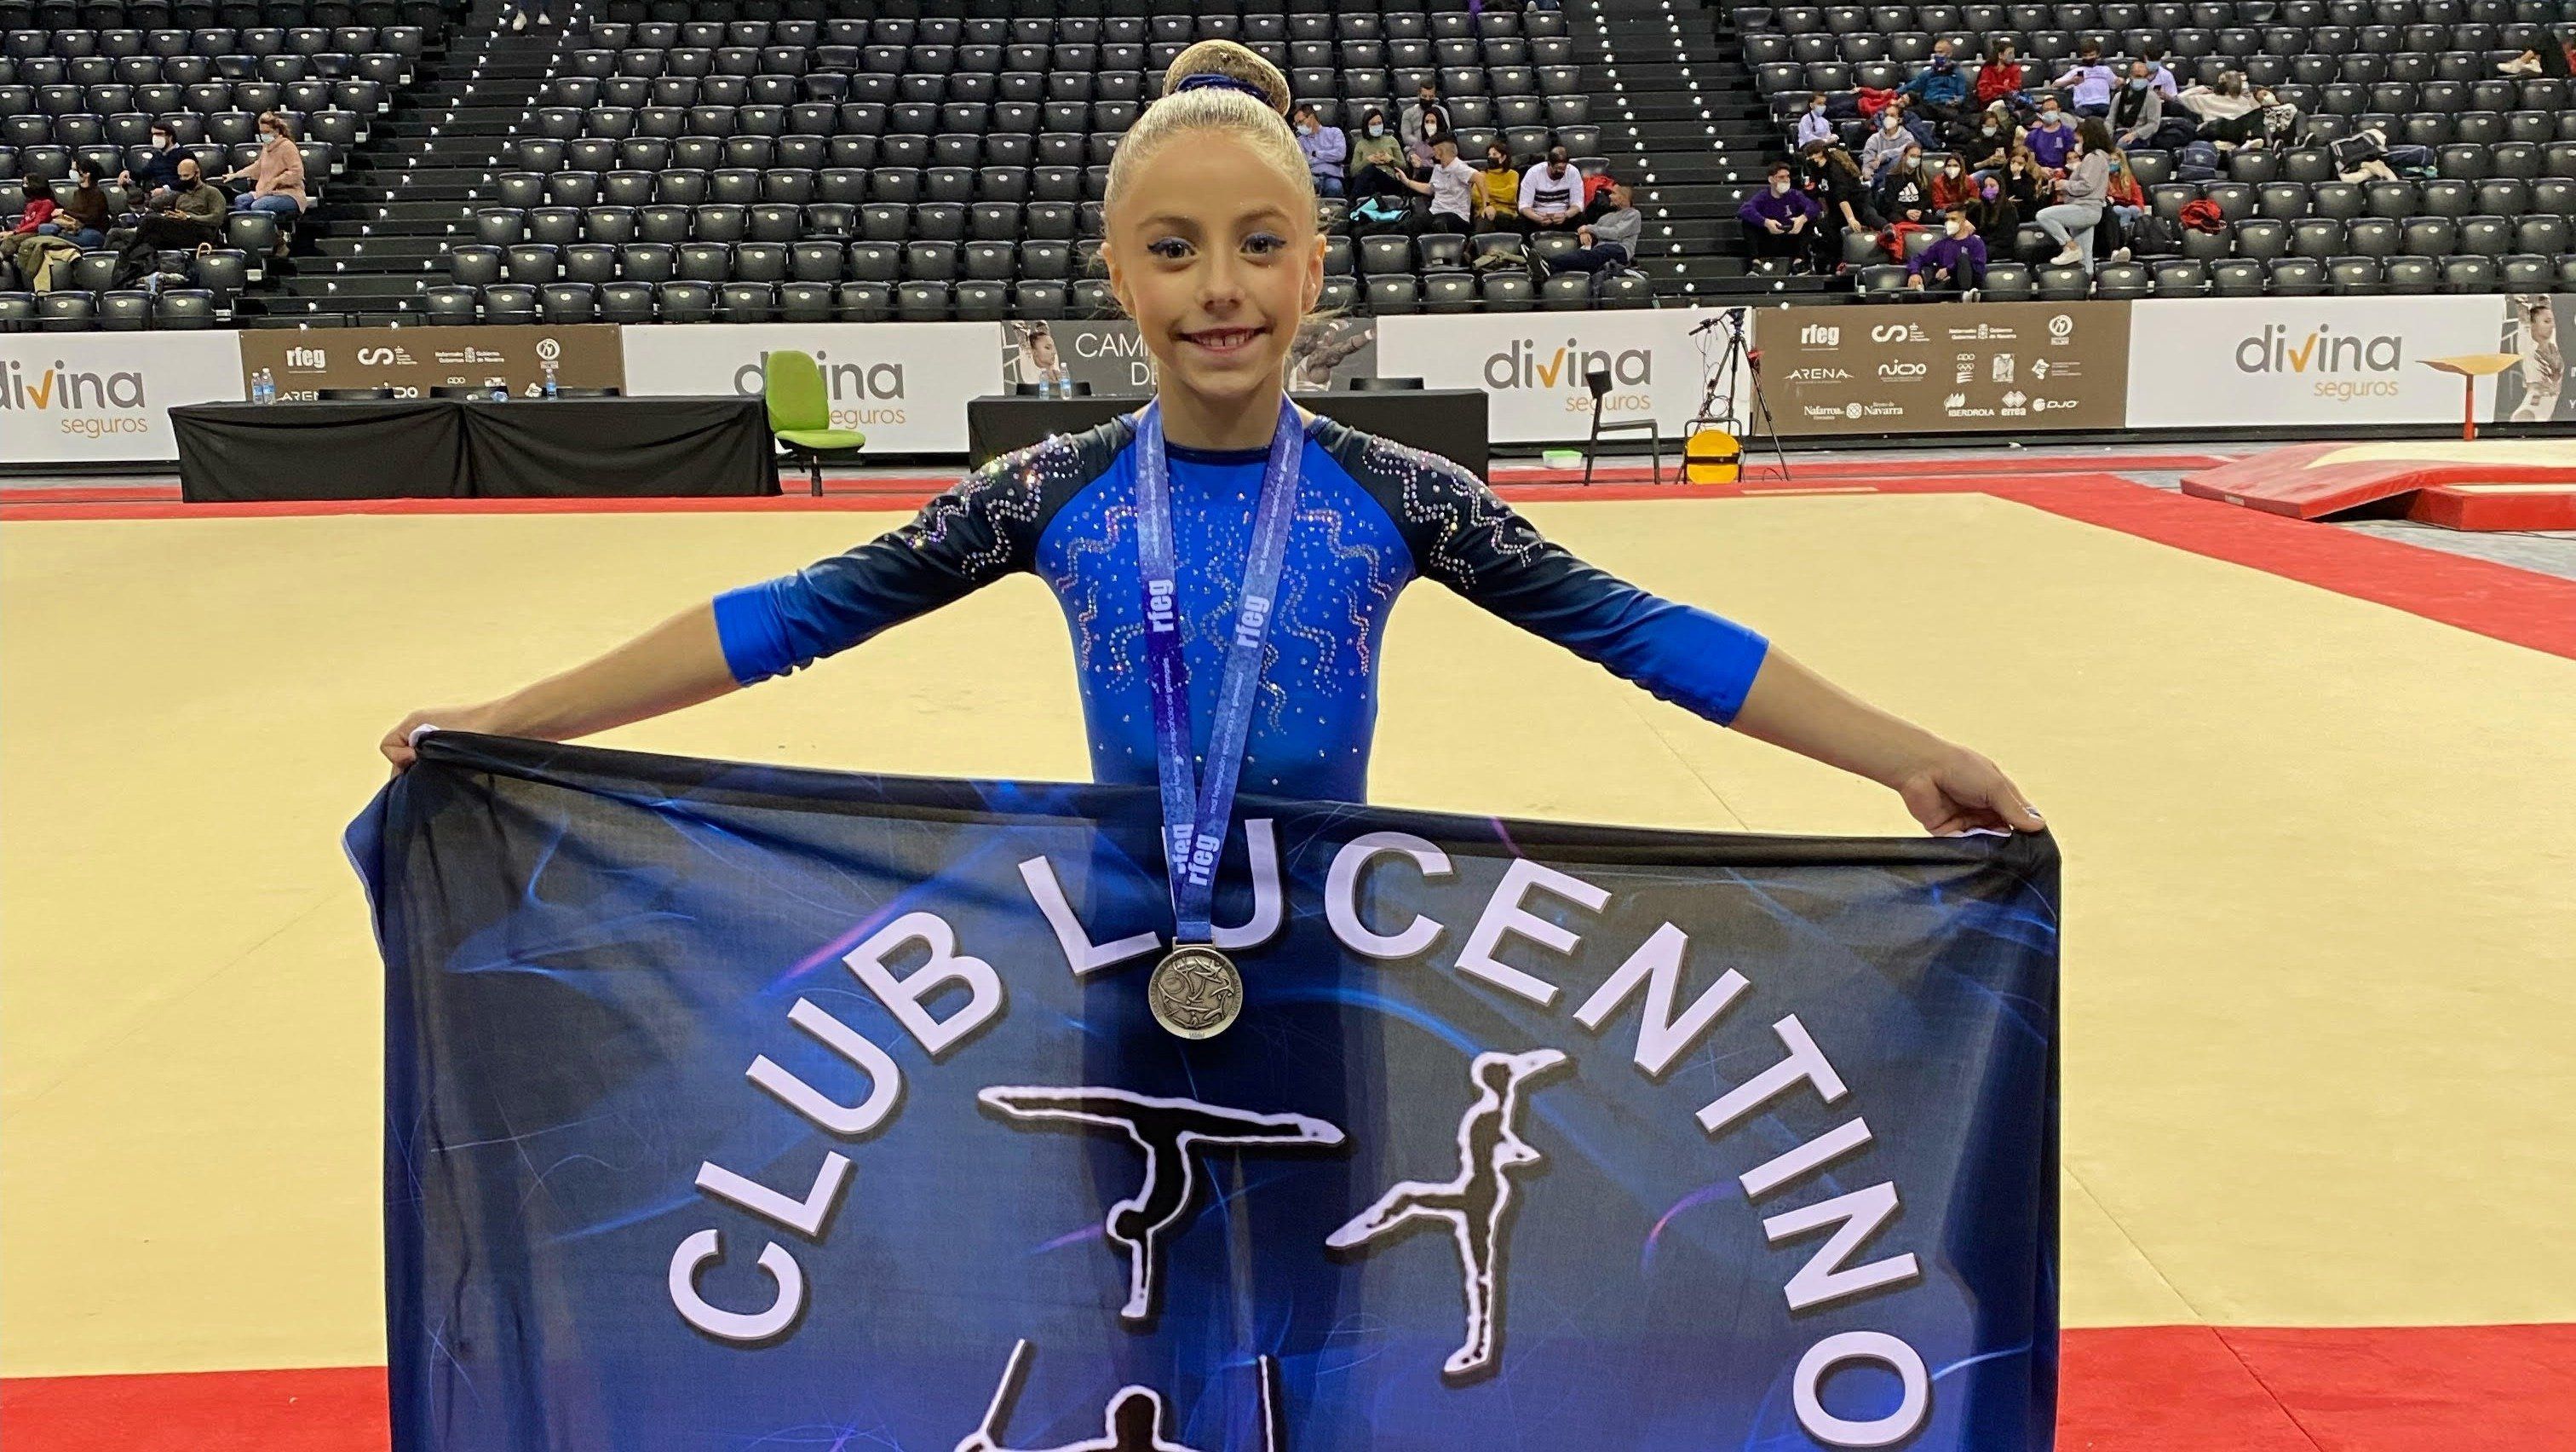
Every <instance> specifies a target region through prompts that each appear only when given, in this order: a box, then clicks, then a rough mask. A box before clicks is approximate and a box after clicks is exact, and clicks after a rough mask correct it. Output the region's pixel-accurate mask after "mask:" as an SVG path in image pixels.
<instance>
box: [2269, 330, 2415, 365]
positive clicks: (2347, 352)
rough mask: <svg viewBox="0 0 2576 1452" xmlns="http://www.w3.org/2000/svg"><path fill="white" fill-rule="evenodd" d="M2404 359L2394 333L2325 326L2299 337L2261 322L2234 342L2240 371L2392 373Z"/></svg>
mask: <svg viewBox="0 0 2576 1452" xmlns="http://www.w3.org/2000/svg"><path fill="white" fill-rule="evenodd" d="M2405 361H2406V360H2405V340H2404V339H2402V338H2400V337H2398V336H2397V335H2396V334H2394V333H2382V334H2380V335H2378V336H2376V337H2365V336H2363V335H2361V334H2359V333H2338V332H2336V331H2335V330H2334V329H2333V328H2331V327H2325V326H2319V327H2317V328H2315V329H2313V330H2311V331H2310V332H2309V333H2307V334H2306V335H2305V336H2304V337H2300V336H2296V335H2294V334H2292V333H2291V331H2290V330H2289V329H2288V328H2286V327H2284V326H2282V325H2281V324H2279V323H2265V324H2264V325H2263V330H2262V331H2261V332H2259V333H2255V334H2252V335H2250V336H2248V337H2246V338H2244V339H2243V340H2241V341H2240V342H2238V343H2237V345H2236V371H2238V372H2240V373H2255V374H2264V373H2272V374H2327V373H2396V372H2398V371H2400V370H2401V369H2402V368H2403V367H2404V366H2405Z"/></svg>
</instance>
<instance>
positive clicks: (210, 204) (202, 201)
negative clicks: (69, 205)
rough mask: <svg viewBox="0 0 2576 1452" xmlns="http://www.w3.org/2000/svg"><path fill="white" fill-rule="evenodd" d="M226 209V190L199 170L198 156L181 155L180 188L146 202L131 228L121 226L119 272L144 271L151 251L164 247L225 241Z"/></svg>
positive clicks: (188, 247)
mask: <svg viewBox="0 0 2576 1452" xmlns="http://www.w3.org/2000/svg"><path fill="white" fill-rule="evenodd" d="M224 212H225V200H224V194H223V193H222V192H220V191H218V190H216V189H215V188H214V187H213V186H212V185H211V184H209V183H208V182H207V181H206V179H205V178H204V177H203V176H202V175H200V174H199V173H198V171H197V159H196V158H195V157H193V156H183V157H181V158H179V186H178V189H177V190H175V191H173V192H171V193H170V194H169V195H168V196H165V197H162V198H160V199H159V200H158V201H155V202H151V203H147V204H146V205H145V208H144V212H143V217H142V220H140V221H138V222H136V223H135V224H134V225H133V226H132V227H131V228H123V229H120V233H119V234H120V235H121V236H122V237H123V239H124V246H123V249H122V250H123V253H124V256H123V258H122V260H121V262H120V263H119V266H118V268H117V273H118V276H120V277H123V276H126V275H129V274H140V273H142V272H144V271H145V270H147V269H148V268H149V267H150V265H151V261H152V254H153V253H155V252H158V251H160V250H162V249H163V248H171V249H175V250H177V251H182V252H193V251H195V250H196V249H198V248H200V247H212V246H215V245H216V244H218V243H220V242H222V241H223V240H224ZM109 240H110V241H115V240H117V239H116V238H114V237H111V238H110V239H109Z"/></svg>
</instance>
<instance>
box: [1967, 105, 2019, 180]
mask: <svg viewBox="0 0 2576 1452" xmlns="http://www.w3.org/2000/svg"><path fill="white" fill-rule="evenodd" d="M2019 144H2020V143H2019V142H2018V141H2017V140H2016V139H2015V138H2014V135H2013V124H2012V116H2011V114H2010V113H2008V112H2007V111H2006V110H2005V109H2004V103H2003V102H2001V101H1997V102H1995V103H1994V104H1993V105H1991V106H1988V107H1987V108H1986V109H1984V110H1983V111H1980V112H1978V113H1977V120H1976V124H1974V125H1972V126H1970V125H1963V126H1962V127H1961V128H1960V130H1959V131H1957V132H1956V133H1954V134H1953V135H1952V136H1951V137H1950V150H1951V151H1952V152H1954V153H1956V154H1957V155H1958V157H1959V159H1960V160H1961V161H1963V162H1965V163H1967V167H1968V170H1969V172H1971V173H1972V174H1974V175H1975V176H1976V177H1977V179H1978V180H1980V181H1982V180H1984V179H1985V178H1987V177H1989V176H1992V175H1993V174H1995V173H1996V172H1998V171H2001V170H2003V167H2004V163H2005V162H2008V161H2010V160H2012V153H2013V148H2014V147H2015V146H2017V145H2019Z"/></svg>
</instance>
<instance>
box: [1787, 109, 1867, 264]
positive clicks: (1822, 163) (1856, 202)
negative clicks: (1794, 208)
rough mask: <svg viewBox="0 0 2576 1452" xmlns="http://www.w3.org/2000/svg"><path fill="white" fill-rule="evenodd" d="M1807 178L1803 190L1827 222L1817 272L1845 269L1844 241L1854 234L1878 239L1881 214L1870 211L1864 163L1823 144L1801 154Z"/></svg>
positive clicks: (1819, 233)
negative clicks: (1863, 177) (1843, 261)
mask: <svg viewBox="0 0 2576 1452" xmlns="http://www.w3.org/2000/svg"><path fill="white" fill-rule="evenodd" d="M1800 156H1801V157H1802V158H1804V161H1805V166H1806V174H1805V178H1804V183H1803V186H1802V188H1801V190H1803V191H1804V192H1805V193H1806V195H1807V198H1808V200H1810V201H1812V202H1814V203H1816V205H1817V208H1818V210H1819V211H1821V212H1822V213H1823V219H1822V221H1821V222H1820V223H1819V224H1818V226H1817V227H1816V228H1815V231H1816V268H1817V270H1818V271H1820V272H1832V271H1834V270H1835V269H1837V268H1839V267H1840V266H1841V265H1842V247H1843V239H1844V238H1845V237H1847V236H1849V235H1851V234H1852V233H1855V232H1857V233H1860V234H1862V235H1863V236H1871V235H1875V234H1876V233H1877V231H1878V228H1879V218H1878V214H1877V213H1876V212H1874V211H1872V210H1871V209H1870V203H1869V184H1868V183H1867V182H1864V181H1863V180H1862V179H1861V174H1860V163H1858V162H1856V161H1853V160H1852V154H1851V153H1850V152H1848V151H1846V150H1844V149H1843V148H1842V147H1839V146H1833V145H1829V144H1827V143H1825V142H1822V141H1819V142H1817V143H1815V144H1814V145H1812V146H1809V147H1808V148H1807V149H1806V150H1805V151H1803V152H1801V153H1800Z"/></svg>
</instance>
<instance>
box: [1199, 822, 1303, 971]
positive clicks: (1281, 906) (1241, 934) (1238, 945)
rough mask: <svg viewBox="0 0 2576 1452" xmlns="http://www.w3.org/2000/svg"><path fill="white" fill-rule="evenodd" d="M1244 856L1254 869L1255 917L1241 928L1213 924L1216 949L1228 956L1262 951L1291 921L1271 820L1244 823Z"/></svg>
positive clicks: (1277, 841) (1275, 833)
mask: <svg viewBox="0 0 2576 1452" xmlns="http://www.w3.org/2000/svg"><path fill="white" fill-rule="evenodd" d="M1243 852H1244V856H1245V857H1247V858H1249V859H1250V862H1251V867H1252V916H1251V917H1250V918H1248V919H1246V920H1245V921H1244V923H1243V925H1242V926H1241V927H1234V928H1229V927H1227V926H1225V925H1224V924H1223V923H1216V924H1211V926H1212V927H1214V928H1215V930H1216V945H1217V946H1218V947H1220V948H1223V949H1226V950H1227V951H1229V952H1240V951H1242V950H1244V949H1247V948H1258V947H1260V946H1261V945H1262V944H1264V943H1267V942H1269V941H1270V940H1271V939H1272V938H1275V937H1277V936H1279V930H1280V928H1282V927H1284V926H1285V925H1286V924H1287V921H1288V905H1287V897H1288V894H1287V891H1286V890H1285V889H1284V888H1283V887H1282V886H1281V885H1280V880H1279V832H1278V828H1277V826H1276V825H1275V824H1274V823H1273V822H1272V821H1271V819H1270V818H1268V817H1248V818H1246V819H1245V820H1244V823H1243Z"/></svg>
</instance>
